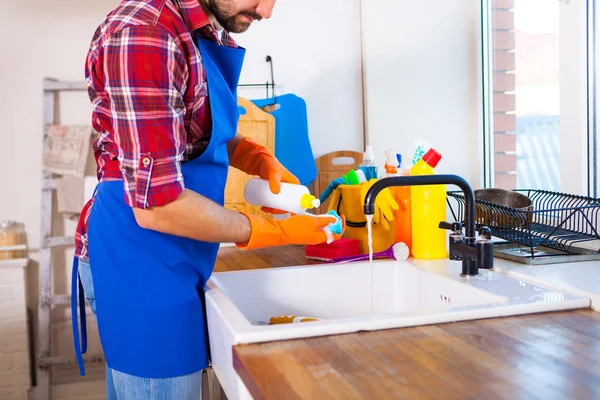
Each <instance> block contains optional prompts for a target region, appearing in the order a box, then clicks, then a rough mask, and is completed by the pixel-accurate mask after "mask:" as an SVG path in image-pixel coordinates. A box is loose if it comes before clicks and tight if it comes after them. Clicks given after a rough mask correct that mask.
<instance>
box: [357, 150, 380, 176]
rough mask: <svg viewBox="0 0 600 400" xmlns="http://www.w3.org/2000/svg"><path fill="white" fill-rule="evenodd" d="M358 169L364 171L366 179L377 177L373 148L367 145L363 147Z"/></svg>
mask: <svg viewBox="0 0 600 400" xmlns="http://www.w3.org/2000/svg"><path fill="white" fill-rule="evenodd" d="M358 169H360V170H361V171H363V172H364V174H365V177H366V178H367V181H370V180H371V179H375V178H377V177H378V176H377V164H375V153H373V148H372V147H371V146H369V145H367V147H366V148H365V152H364V153H363V161H362V164H360V165H359V166H358Z"/></svg>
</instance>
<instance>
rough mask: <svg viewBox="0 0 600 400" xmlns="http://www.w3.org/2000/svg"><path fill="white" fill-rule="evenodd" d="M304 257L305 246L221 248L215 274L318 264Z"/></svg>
mask: <svg viewBox="0 0 600 400" xmlns="http://www.w3.org/2000/svg"><path fill="white" fill-rule="evenodd" d="M318 263H319V261H314V260H309V259H307V258H305V257H304V246H281V247H275V248H270V249H257V250H252V251H248V250H239V249H237V248H236V247H221V248H220V249H219V254H218V256H217V262H216V264H215V270H214V272H227V271H241V270H245V269H258V268H273V267H290V266H294V265H311V264H318Z"/></svg>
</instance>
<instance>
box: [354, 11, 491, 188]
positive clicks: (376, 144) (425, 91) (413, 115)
mask: <svg viewBox="0 0 600 400" xmlns="http://www.w3.org/2000/svg"><path fill="white" fill-rule="evenodd" d="M479 3H480V2H479V0H462V1H447V0H430V1H408V0H394V1H384V0H378V1H371V2H366V1H365V2H364V4H365V6H364V7H363V34H364V56H365V60H366V63H365V85H366V100H367V109H368V117H367V134H368V140H369V141H370V143H371V144H372V145H373V148H374V151H375V155H376V157H377V159H378V162H379V165H380V167H382V166H383V163H384V161H385V159H384V150H385V149H386V148H392V149H393V150H395V151H396V152H398V153H403V159H404V160H405V159H406V157H407V156H406V155H405V153H406V152H409V151H410V149H411V148H412V147H413V140H414V139H416V138H425V139H428V140H429V141H430V143H431V145H432V146H433V147H434V148H435V149H437V150H438V151H439V152H441V153H442V156H443V158H442V161H441V162H440V164H439V166H438V168H437V171H438V172H439V173H453V174H458V175H461V176H463V177H464V178H465V179H467V180H468V181H469V182H470V183H471V186H473V187H474V188H476V187H477V186H479V185H480V182H482V181H481V179H480V172H479V170H480V164H479V159H480V154H481V151H480V149H481V146H480V137H481V136H482V135H481V132H482V130H481V127H480V124H481V121H480V118H481V117H480V114H481V106H480V99H481V95H480V86H481V85H480V82H481V73H480V69H479V64H480V60H479V57H480V44H479V40H480V39H479V37H480V28H479V27H480V16H479V15H480V6H479ZM367 4H368V7H367V6H366V5H367Z"/></svg>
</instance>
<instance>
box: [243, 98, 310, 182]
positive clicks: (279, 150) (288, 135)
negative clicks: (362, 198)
mask: <svg viewBox="0 0 600 400" xmlns="http://www.w3.org/2000/svg"><path fill="white" fill-rule="evenodd" d="M251 101H252V103H254V104H256V106H257V107H260V108H261V109H262V107H263V106H266V105H270V104H273V102H274V99H272V98H270V99H258V100H251ZM274 108H275V109H274V110H273V111H267V112H269V114H271V115H273V117H274V118H275V157H276V158H277V159H278V160H279V162H280V163H281V164H283V166H284V167H286V168H287V169H288V170H290V172H291V173H292V174H294V175H295V176H296V177H297V178H298V180H300V183H301V184H302V185H305V186H307V185H310V184H311V183H312V182H313V181H314V180H315V179H316V178H317V164H316V163H315V157H314V155H313V152H312V148H311V146H310V139H309V137H308V120H307V114H306V102H305V101H304V100H303V99H302V98H300V97H298V96H296V95H294V94H291V93H290V94H284V95H281V96H277V98H276V106H275V107H274ZM269 109H272V108H269ZM263 111H266V110H264V109H263Z"/></svg>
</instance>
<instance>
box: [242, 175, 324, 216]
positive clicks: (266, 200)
mask: <svg viewBox="0 0 600 400" xmlns="http://www.w3.org/2000/svg"><path fill="white" fill-rule="evenodd" d="M244 197H245V199H246V202H248V204H252V205H255V206H261V207H263V206H264V207H270V208H274V209H277V210H282V211H287V212H290V213H294V214H300V213H302V212H304V211H306V210H307V209H312V208H317V207H319V206H320V205H321V202H320V201H319V199H317V198H316V197H315V196H313V195H311V194H310V191H309V190H308V188H307V187H306V186H303V185H295V184H292V183H286V182H281V190H280V192H279V194H274V193H273V192H271V189H270V187H269V181H268V180H265V179H260V178H252V179H250V180H249V181H248V183H246V187H245V188H244Z"/></svg>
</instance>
